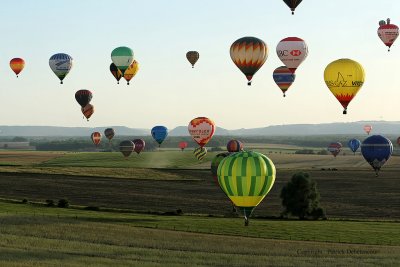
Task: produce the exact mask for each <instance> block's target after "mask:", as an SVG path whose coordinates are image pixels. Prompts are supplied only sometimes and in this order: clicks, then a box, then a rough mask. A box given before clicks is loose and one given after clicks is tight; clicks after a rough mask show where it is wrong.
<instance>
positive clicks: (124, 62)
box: [111, 46, 133, 75]
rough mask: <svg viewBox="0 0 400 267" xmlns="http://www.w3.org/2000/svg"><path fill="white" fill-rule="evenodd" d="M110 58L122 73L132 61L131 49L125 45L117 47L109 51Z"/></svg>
mask: <svg viewBox="0 0 400 267" xmlns="http://www.w3.org/2000/svg"><path fill="white" fill-rule="evenodd" d="M111 60H112V62H113V63H114V64H115V66H117V68H118V69H119V70H120V71H121V73H122V75H124V74H125V71H126V70H127V69H128V67H129V66H130V65H131V64H132V62H133V51H132V49H130V48H129V47H126V46H120V47H117V48H115V49H114V50H113V51H112V52H111Z"/></svg>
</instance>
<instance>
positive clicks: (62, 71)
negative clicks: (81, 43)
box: [49, 53, 73, 84]
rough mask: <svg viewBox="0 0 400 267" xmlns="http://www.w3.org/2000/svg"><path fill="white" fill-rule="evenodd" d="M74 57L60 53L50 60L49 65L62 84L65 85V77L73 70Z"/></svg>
mask: <svg viewBox="0 0 400 267" xmlns="http://www.w3.org/2000/svg"><path fill="white" fill-rule="evenodd" d="M72 60H73V59H72V57H71V56H70V55H67V54H63V53H58V54H55V55H52V56H51V58H50V60H49V65H50V68H51V70H52V71H53V72H54V74H55V75H56V76H57V77H58V78H59V79H60V83H61V84H63V80H64V78H65V76H67V74H68V73H69V71H70V70H71V68H72Z"/></svg>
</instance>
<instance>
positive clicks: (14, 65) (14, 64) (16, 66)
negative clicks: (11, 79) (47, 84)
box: [10, 58, 25, 77]
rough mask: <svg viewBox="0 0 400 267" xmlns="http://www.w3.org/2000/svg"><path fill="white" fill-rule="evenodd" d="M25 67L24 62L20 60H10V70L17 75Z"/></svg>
mask: <svg viewBox="0 0 400 267" xmlns="http://www.w3.org/2000/svg"><path fill="white" fill-rule="evenodd" d="M24 67H25V61H24V60H23V59H22V58H13V59H11V60H10V68H11V69H12V71H13V72H14V73H15V74H16V75H17V77H18V74H20V72H21V71H22V70H23V69H24Z"/></svg>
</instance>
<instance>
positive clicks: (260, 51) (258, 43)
mask: <svg viewBox="0 0 400 267" xmlns="http://www.w3.org/2000/svg"><path fill="white" fill-rule="evenodd" d="M230 55H231V58H232V61H233V63H235V65H236V66H237V67H238V68H239V70H240V71H241V72H243V74H244V75H245V76H246V78H247V80H248V81H249V82H248V85H251V80H252V79H253V76H254V74H255V73H256V72H257V71H258V70H259V69H260V68H261V67H262V65H264V63H265V61H266V60H267V57H268V47H267V44H266V43H264V41H263V40H261V39H258V38H256V37H243V38H240V39H238V40H236V41H235V42H233V44H232V45H231V49H230Z"/></svg>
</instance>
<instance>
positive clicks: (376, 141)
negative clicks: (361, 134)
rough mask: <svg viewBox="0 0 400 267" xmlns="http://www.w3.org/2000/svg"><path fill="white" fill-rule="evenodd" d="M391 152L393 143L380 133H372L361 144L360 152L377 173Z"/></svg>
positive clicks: (377, 173)
mask: <svg viewBox="0 0 400 267" xmlns="http://www.w3.org/2000/svg"><path fill="white" fill-rule="evenodd" d="M392 152H393V145H392V142H390V140H389V139H387V138H386V137H383V136H381V135H372V136H370V137H368V138H367V139H365V140H364V142H362V144H361V154H362V155H363V157H364V158H365V160H366V161H367V162H368V163H369V164H370V165H371V166H372V168H373V169H374V170H375V174H376V176H378V175H379V171H380V169H381V167H382V166H383V165H384V164H385V163H386V161H388V160H389V158H390V156H391V155H392Z"/></svg>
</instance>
